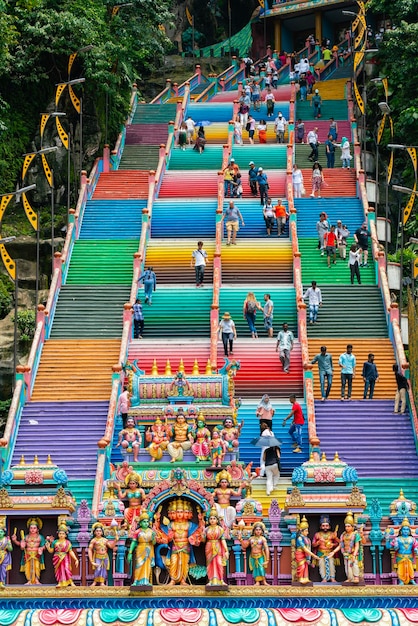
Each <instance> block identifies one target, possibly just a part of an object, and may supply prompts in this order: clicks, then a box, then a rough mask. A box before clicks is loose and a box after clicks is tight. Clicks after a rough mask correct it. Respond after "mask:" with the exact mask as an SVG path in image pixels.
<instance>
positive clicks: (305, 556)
mask: <svg viewBox="0 0 418 626" xmlns="http://www.w3.org/2000/svg"><path fill="white" fill-rule="evenodd" d="M308 533H309V524H308V520H307V519H306V517H305V516H303V518H302V521H301V522H300V524H299V527H298V530H297V532H296V540H295V561H296V581H297V582H298V583H300V584H302V585H307V584H309V583H310V582H311V581H310V580H309V565H310V563H311V559H315V558H316V557H315V554H314V553H313V552H312V550H311V540H310V539H309V537H308Z"/></svg>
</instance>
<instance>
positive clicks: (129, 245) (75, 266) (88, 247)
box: [67, 239, 138, 285]
mask: <svg viewBox="0 0 418 626" xmlns="http://www.w3.org/2000/svg"><path fill="white" fill-rule="evenodd" d="M137 251H138V241H126V240H122V241H109V240H97V241H96V240H91V239H90V240H88V239H84V240H80V239H79V240H77V241H75V243H74V248H73V253H72V255H71V261H70V269H69V271H68V277H67V284H73V285H74V284H77V285H83V284H84V285H86V284H87V285H110V284H114V285H131V283H132V274H133V255H134V254H135V252H137Z"/></svg>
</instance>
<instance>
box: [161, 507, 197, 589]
mask: <svg viewBox="0 0 418 626" xmlns="http://www.w3.org/2000/svg"><path fill="white" fill-rule="evenodd" d="M167 514H168V518H169V519H167V518H163V519H162V520H161V507H160V508H159V510H157V513H156V514H155V522H154V530H155V532H156V537H157V543H160V544H167V545H168V549H169V550H168V555H167V557H166V559H165V566H166V568H167V570H168V573H169V576H170V583H169V584H170V585H178V584H179V585H187V584H188V583H187V578H188V575H189V569H190V567H194V566H195V565H196V560H195V556H194V552H193V546H198V545H199V544H200V543H201V541H202V537H203V532H204V528H205V523H204V520H203V514H202V511H201V510H200V509H199V508H198V523H197V524H196V523H194V522H193V521H192V518H193V508H192V504H191V502H190V501H189V500H185V499H182V498H177V499H176V500H172V501H171V502H170V503H169V505H168V510H167Z"/></svg>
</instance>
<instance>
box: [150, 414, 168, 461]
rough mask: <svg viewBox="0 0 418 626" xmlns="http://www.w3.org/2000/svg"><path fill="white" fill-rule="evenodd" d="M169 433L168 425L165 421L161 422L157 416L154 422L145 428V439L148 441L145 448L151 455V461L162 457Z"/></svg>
mask: <svg viewBox="0 0 418 626" xmlns="http://www.w3.org/2000/svg"><path fill="white" fill-rule="evenodd" d="M169 435H170V427H169V425H168V424H167V423H165V424H163V422H162V421H161V420H160V418H157V419H156V420H155V422H154V424H153V425H152V426H150V427H149V428H148V429H147V431H146V433H145V439H146V441H147V442H150V445H149V446H148V447H147V450H148V452H149V455H150V457H151V463H152V462H154V461H159V460H160V459H162V456H163V453H164V451H165V450H166V449H167V446H168V443H169V441H170V438H169Z"/></svg>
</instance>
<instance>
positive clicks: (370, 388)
mask: <svg viewBox="0 0 418 626" xmlns="http://www.w3.org/2000/svg"><path fill="white" fill-rule="evenodd" d="M362 376H363V380H364V393H363V399H364V400H366V399H367V393H369V400H372V399H373V392H374V386H375V384H376V383H377V381H378V380H379V372H378V371H377V367H376V365H375V363H374V354H372V353H370V354H369V355H368V357H367V361H365V363H363V374H362Z"/></svg>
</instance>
